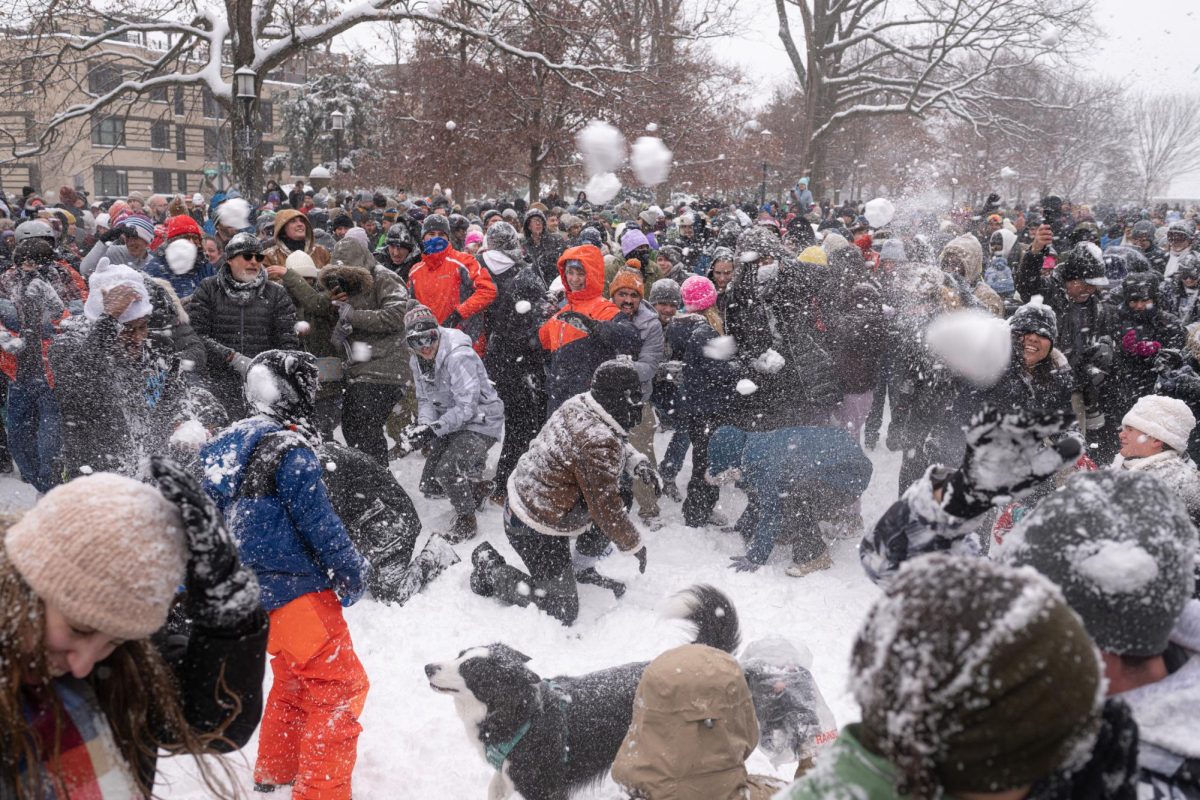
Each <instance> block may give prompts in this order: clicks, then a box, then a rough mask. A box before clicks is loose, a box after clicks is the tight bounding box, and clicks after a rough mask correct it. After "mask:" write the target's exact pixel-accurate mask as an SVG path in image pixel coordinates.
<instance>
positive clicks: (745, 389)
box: [737, 378, 758, 395]
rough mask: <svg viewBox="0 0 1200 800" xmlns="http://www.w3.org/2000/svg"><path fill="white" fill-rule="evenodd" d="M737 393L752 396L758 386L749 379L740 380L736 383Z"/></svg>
mask: <svg viewBox="0 0 1200 800" xmlns="http://www.w3.org/2000/svg"><path fill="white" fill-rule="evenodd" d="M737 391H738V394H741V395H748V394H754V393H755V392H757V391H758V384H757V383H755V382H754V381H752V380H750V379H749V378H742V379H741V380H740V381H738V382H737Z"/></svg>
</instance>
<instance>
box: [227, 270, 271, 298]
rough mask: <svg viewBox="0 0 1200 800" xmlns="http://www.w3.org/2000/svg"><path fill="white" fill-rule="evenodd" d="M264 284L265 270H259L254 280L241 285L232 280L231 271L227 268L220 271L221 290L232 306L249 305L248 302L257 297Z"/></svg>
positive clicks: (265, 278)
mask: <svg viewBox="0 0 1200 800" xmlns="http://www.w3.org/2000/svg"><path fill="white" fill-rule="evenodd" d="M266 282H267V271H266V270H265V269H260V270H259V271H258V275H256V276H255V277H254V280H252V281H249V282H248V283H243V282H242V281H239V280H237V279H236V278H234V277H233V271H232V270H230V269H229V267H228V266H225V267H223V268H222V269H221V288H222V289H223V290H224V291H225V294H226V296H228V297H229V299H230V300H232V301H233V303H234V305H238V306H247V305H250V301H251V300H253V299H254V298H255V297H257V296H258V293H259V292H260V291H261V290H262V287H263V284H265V283H266Z"/></svg>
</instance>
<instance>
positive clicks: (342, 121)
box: [329, 111, 346, 172]
mask: <svg viewBox="0 0 1200 800" xmlns="http://www.w3.org/2000/svg"><path fill="white" fill-rule="evenodd" d="M329 120H330V124H332V126H333V155H334V159H335V160H334V172H341V171H342V131H344V130H346V115H345V114H343V113H342V112H341V111H334V112H333V113H332V114H330V115H329Z"/></svg>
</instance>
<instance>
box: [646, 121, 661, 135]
mask: <svg viewBox="0 0 1200 800" xmlns="http://www.w3.org/2000/svg"><path fill="white" fill-rule="evenodd" d="M657 130H658V123H657V122H650V123H648V124H647V125H646V133H654V132H655V131H657Z"/></svg>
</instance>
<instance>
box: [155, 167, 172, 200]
mask: <svg viewBox="0 0 1200 800" xmlns="http://www.w3.org/2000/svg"><path fill="white" fill-rule="evenodd" d="M152 176H153V190H154V193H155V194H170V193H171V191H172V189H171V187H172V186H173V185H174V178H175V173H173V172H171V170H169V169H156V170H154V171H153V172H152Z"/></svg>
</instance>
